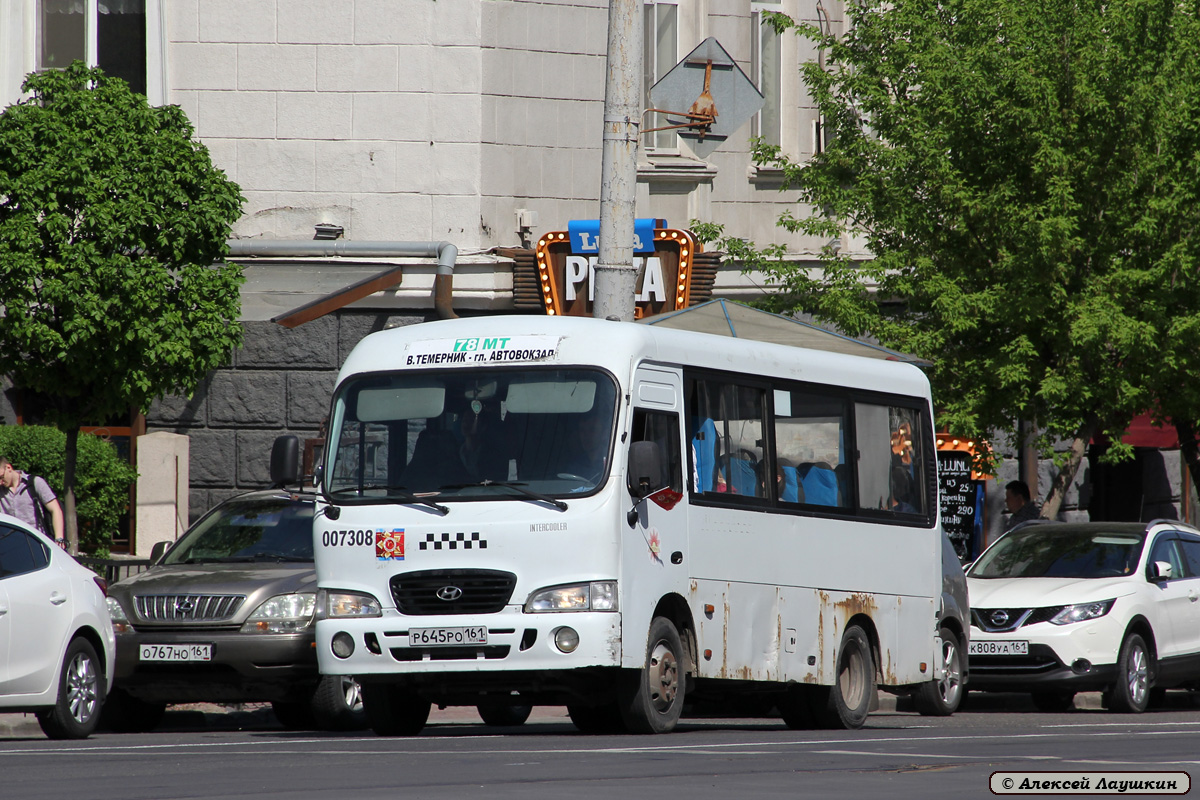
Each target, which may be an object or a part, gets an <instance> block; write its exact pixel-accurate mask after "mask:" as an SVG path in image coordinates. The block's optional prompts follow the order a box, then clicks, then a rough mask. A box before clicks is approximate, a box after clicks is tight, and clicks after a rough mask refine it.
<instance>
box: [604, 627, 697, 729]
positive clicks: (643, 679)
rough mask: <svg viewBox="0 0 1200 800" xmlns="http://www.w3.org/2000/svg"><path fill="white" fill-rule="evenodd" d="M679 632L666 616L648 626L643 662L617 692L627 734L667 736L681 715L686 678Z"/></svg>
mask: <svg viewBox="0 0 1200 800" xmlns="http://www.w3.org/2000/svg"><path fill="white" fill-rule="evenodd" d="M683 658H684V655H683V644H682V641H681V639H680V638H679V631H678V630H676V629H675V625H674V624H673V623H672V622H671V621H670V620H669V619H667V618H666V617H655V618H654V620H653V621H652V622H651V623H650V635H649V636H648V637H647V644H646V663H645V665H644V666H643V667H642V668H641V669H640V670H638V671H637V672H635V673H633V675H631V676H630V677H629V679H628V680H626V681H625V682H624V685H623V686H622V687H621V688H620V690H619V695H620V702H619V705H620V709H621V719H622V720H623V721H624V722H625V727H626V728H627V729H628V730H629V732H630V733H667V732H669V731H672V730H674V728H675V725H676V724H677V723H678V722H679V715H680V714H681V713H682V712H683V699H684V694H685V690H686V684H687V676H686V668H685V666H684V663H685V662H684V660H683Z"/></svg>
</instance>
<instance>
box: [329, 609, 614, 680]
mask: <svg viewBox="0 0 1200 800" xmlns="http://www.w3.org/2000/svg"><path fill="white" fill-rule="evenodd" d="M481 629H483V630H486V635H485V636H481V635H480V633H481ZM418 630H420V631H424V636H423V638H425V639H426V640H427V641H436V640H439V639H442V640H446V641H445V643H438V644H417V643H415V639H416V635H415V634H414V631H418ZM480 640H482V641H480ZM317 661H318V663H319V665H320V668H321V672H322V673H323V674H327V675H355V676H361V677H362V678H364V679H367V680H369V678H370V677H371V676H379V677H381V678H382V677H385V676H397V675H420V674H429V673H451V672H498V673H499V672H509V671H545V670H574V669H582V668H588V667H619V666H620V665H621V615H620V614H619V613H616V612H572V613H542V614H527V613H525V612H524V611H523V610H522V609H521V607H520V606H510V607H508V608H506V609H505V610H504V611H503V612H501V613H499V614H487V615H480V616H471V615H461V616H460V615H448V616H436V617H413V616H403V615H401V614H399V613H397V612H396V611H395V610H385V611H384V615H383V616H382V617H370V618H338V619H323V620H321V621H319V622H318V623H317Z"/></svg>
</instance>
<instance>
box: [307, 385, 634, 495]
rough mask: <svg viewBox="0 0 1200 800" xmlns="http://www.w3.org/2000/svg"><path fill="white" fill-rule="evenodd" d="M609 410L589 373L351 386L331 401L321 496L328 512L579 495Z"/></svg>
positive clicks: (597, 467)
mask: <svg viewBox="0 0 1200 800" xmlns="http://www.w3.org/2000/svg"><path fill="white" fill-rule="evenodd" d="M615 410H616V385H615V383H614V382H613V380H612V378H611V377H610V376H609V375H608V374H607V373H604V372H601V371H599V370H595V369H582V368H577V369H557V368H553V367H550V368H544V369H500V368H493V369H489V368H480V369H473V370H441V371H421V372H416V371H414V372H403V373H388V374H371V375H359V376H354V377H352V378H350V379H349V380H347V381H345V382H344V383H343V384H342V385H341V386H340V387H339V388H338V391H337V394H336V395H335V397H334V405H333V420H332V422H331V424H330V437H329V443H328V448H329V450H328V453H327V454H326V457H325V458H326V461H325V469H324V475H325V477H324V479H323V487H322V488H323V490H324V491H325V494H326V495H327V496H328V497H329V499H330V500H331V501H332V502H335V503H355V502H397V503H412V502H414V499H419V498H426V499H428V498H435V499H436V500H437V502H439V503H441V502H447V501H453V500H465V499H471V500H479V499H484V498H486V499H505V500H512V501H519V502H530V501H531V499H532V498H533V496H535V495H542V496H545V497H568V498H569V497H571V496H577V495H580V494H586V493H589V492H592V491H594V490H595V489H596V488H597V487H599V486H600V485H601V484H602V483H603V482H604V480H605V479H606V478H607V476H608V473H609V468H610V456H611V452H612V438H613V434H612V431H613V418H614V415H615ZM530 493H533V495H531V494H530Z"/></svg>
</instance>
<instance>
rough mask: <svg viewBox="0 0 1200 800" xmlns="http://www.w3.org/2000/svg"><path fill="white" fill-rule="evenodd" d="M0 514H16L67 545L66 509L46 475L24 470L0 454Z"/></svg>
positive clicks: (51, 537)
mask: <svg viewBox="0 0 1200 800" xmlns="http://www.w3.org/2000/svg"><path fill="white" fill-rule="evenodd" d="M0 513H4V514H8V515H10V516H13V517H16V518H17V519H19V520H21V521H22V522H24V523H26V524H28V525H31V526H33V527H34V528H36V529H37V530H39V531H41V532H42V533H43V534H45V535H46V537H47V538H49V539H53V540H54V542H55V544H57V545H58V546H59V547H66V541H65V540H64V538H63V512H62V506H61V505H59V502H58V498H57V497H55V495H54V490H53V489H51V488H50V484H48V483H46V481H45V480H44V479H43V478H39V477H38V476H36V475H29V474H27V473H25V472H21V471H20V470H19V469H17V468H16V467H14V466H13V465H12V462H11V461H9V460H8V457H7V456H4V455H0Z"/></svg>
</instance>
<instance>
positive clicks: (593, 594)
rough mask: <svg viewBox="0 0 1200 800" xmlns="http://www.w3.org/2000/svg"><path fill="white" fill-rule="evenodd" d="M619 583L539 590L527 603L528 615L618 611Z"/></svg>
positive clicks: (598, 583)
mask: <svg viewBox="0 0 1200 800" xmlns="http://www.w3.org/2000/svg"><path fill="white" fill-rule="evenodd" d="M616 610H617V582H616V581H592V582H591V583H574V584H571V585H569V586H552V587H550V588H548V589H539V590H538V591H536V592H534V593H533V594H531V595H530V596H529V599H528V600H527V601H526V602H525V611H526V612H527V613H532V614H536V613H541V612H544V611H616Z"/></svg>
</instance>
